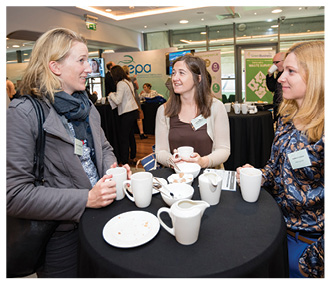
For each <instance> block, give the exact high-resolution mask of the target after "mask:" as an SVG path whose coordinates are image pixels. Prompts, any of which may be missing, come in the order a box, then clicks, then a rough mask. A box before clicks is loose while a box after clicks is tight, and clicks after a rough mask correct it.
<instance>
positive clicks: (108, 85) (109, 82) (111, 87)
mask: <svg viewBox="0 0 331 284" xmlns="http://www.w3.org/2000/svg"><path fill="white" fill-rule="evenodd" d="M113 66H115V63H114V62H113V61H109V62H107V64H106V67H107V70H108V71H107V73H106V75H105V89H106V97H107V96H108V95H109V93H110V92H116V84H115V82H114V79H113V77H112V75H111V72H110V71H111V68H112V67H113Z"/></svg>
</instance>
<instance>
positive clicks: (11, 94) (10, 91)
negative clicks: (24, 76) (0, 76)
mask: <svg viewBox="0 0 331 284" xmlns="http://www.w3.org/2000/svg"><path fill="white" fill-rule="evenodd" d="M6 90H7V96H8V98H9V99H10V100H12V99H13V98H14V96H15V94H16V90H15V85H14V83H13V82H12V81H10V80H9V79H8V77H7V78H6Z"/></svg>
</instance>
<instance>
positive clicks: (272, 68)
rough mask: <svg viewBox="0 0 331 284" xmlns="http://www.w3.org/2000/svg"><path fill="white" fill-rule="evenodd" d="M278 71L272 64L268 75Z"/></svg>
mask: <svg viewBox="0 0 331 284" xmlns="http://www.w3.org/2000/svg"><path fill="white" fill-rule="evenodd" d="M277 69H278V67H277V66H276V65H275V64H272V65H271V67H270V68H269V70H268V73H269V74H273V73H274V72H275V71H276V70H277Z"/></svg>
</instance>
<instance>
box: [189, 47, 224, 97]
mask: <svg viewBox="0 0 331 284" xmlns="http://www.w3.org/2000/svg"><path fill="white" fill-rule="evenodd" d="M194 55H195V56H199V57H201V58H202V59H203V60H205V61H206V67H207V70H208V72H209V74H210V75H211V78H212V83H211V90H212V93H213V94H214V95H215V96H216V97H217V98H219V99H221V98H222V73H221V51H220V50H213V51H203V52H195V53H194Z"/></svg>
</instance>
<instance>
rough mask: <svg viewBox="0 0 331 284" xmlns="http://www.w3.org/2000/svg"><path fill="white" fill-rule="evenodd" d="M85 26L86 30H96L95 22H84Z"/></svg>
mask: <svg viewBox="0 0 331 284" xmlns="http://www.w3.org/2000/svg"><path fill="white" fill-rule="evenodd" d="M86 28H87V29H88V30H93V31H96V30H97V24H95V23H86Z"/></svg>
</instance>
